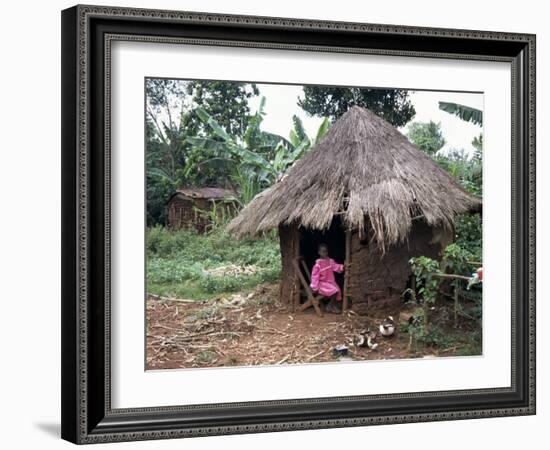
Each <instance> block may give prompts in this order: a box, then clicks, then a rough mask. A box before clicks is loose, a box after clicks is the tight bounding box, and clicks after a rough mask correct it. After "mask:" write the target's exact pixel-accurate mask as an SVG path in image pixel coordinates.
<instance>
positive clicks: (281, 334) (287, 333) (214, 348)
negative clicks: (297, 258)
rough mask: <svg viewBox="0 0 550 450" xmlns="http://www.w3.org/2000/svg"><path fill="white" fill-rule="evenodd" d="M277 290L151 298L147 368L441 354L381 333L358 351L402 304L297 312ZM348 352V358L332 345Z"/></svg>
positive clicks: (260, 288) (271, 287)
mask: <svg viewBox="0 0 550 450" xmlns="http://www.w3.org/2000/svg"><path fill="white" fill-rule="evenodd" d="M278 292H279V287H278V285H261V286H258V287H257V288H256V289H255V290H254V291H253V292H251V293H249V294H247V295H241V294H234V295H231V296H229V297H225V298H220V299H215V300H210V301H208V302H205V303H202V302H195V301H190V300H181V299H179V300H178V299H166V298H159V297H156V296H149V298H148V300H147V369H149V370H153V369H176V368H191V367H220V366H250V365H260V364H262V365H265V364H269V365H271V364H295V363H312V362H328V361H339V360H376V359H397V358H410V357H426V356H442V354H438V353H437V352H436V351H434V350H427V351H424V352H423V353H422V354H417V353H411V352H409V351H408V349H407V347H408V342H409V337H408V334H406V333H402V334H400V333H399V331H397V332H396V333H395V335H394V336H392V337H390V338H386V337H383V336H381V334H380V333H376V334H377V335H376V337H375V339H374V342H375V343H376V344H378V345H377V347H376V348H375V349H369V348H368V347H360V346H358V345H356V344H357V343H358V333H360V332H365V331H366V330H368V329H370V330H372V331H377V330H378V327H379V325H380V323H381V322H382V320H384V318H386V317H387V316H388V315H393V317H394V318H395V319H396V321H397V317H398V316H399V309H398V308H399V307H397V309H394V310H391V309H386V310H378V311H373V312H372V314H371V315H368V316H365V315H361V316H360V315H357V314H356V313H353V312H348V313H346V314H330V313H325V314H324V316H323V317H318V316H317V315H316V314H315V312H314V310H313V309H312V308H309V309H308V310H306V311H303V312H292V311H291V310H290V308H289V306H287V305H283V304H280V303H279V302H278V300H277V298H278ZM340 345H346V346H347V347H348V352H347V355H342V354H337V353H335V351H334V348H335V347H337V346H340Z"/></svg>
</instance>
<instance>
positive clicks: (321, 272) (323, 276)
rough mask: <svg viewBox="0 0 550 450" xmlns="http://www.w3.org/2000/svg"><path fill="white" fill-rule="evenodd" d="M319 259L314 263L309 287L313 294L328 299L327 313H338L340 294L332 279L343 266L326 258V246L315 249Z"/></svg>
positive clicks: (336, 284)
mask: <svg viewBox="0 0 550 450" xmlns="http://www.w3.org/2000/svg"><path fill="white" fill-rule="evenodd" d="M317 253H318V254H319V259H317V261H315V265H314V266H313V270H312V271H311V284H310V287H311V289H312V291H313V292H314V293H319V294H321V295H322V296H323V297H327V298H329V299H330V301H329V304H328V305H327V311H328V312H331V313H335V314H337V313H339V312H340V307H339V303H338V302H341V301H342V293H341V291H340V287H339V286H338V283H336V280H335V279H334V272H338V273H342V272H343V271H344V265H343V264H338V263H336V262H335V261H334V260H333V259H332V258H329V256H328V246H327V245H326V244H320V245H319V247H318V248H317Z"/></svg>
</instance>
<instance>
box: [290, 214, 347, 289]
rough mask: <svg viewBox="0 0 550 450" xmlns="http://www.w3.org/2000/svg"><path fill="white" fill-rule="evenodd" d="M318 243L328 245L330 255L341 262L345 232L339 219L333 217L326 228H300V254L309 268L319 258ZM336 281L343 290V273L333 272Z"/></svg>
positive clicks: (344, 252) (344, 251) (344, 244)
mask: <svg viewBox="0 0 550 450" xmlns="http://www.w3.org/2000/svg"><path fill="white" fill-rule="evenodd" d="M319 244H326V245H328V251H329V255H330V257H331V258H332V259H333V260H334V261H336V262H337V263H339V264H343V263H344V260H345V258H346V233H345V231H344V228H343V227H342V224H341V222H340V219H338V218H335V219H334V220H333V221H332V223H331V225H330V227H329V228H328V229H327V230H324V231H320V230H308V229H300V255H301V256H302V258H303V259H304V262H305V263H306V265H307V268H308V269H309V271H310V272H311V269H312V268H313V266H314V265H315V261H316V260H317V258H319V255H318V253H317V247H318V246H319ZM334 275H335V278H336V282H337V283H338V285H339V286H340V289H341V290H342V292H343V290H344V275H343V274H341V273H335V274H334Z"/></svg>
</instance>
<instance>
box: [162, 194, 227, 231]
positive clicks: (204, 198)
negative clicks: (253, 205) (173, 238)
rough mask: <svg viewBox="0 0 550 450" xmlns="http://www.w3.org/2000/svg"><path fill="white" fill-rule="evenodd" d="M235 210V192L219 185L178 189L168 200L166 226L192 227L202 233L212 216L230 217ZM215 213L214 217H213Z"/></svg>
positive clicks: (175, 227)
mask: <svg viewBox="0 0 550 450" xmlns="http://www.w3.org/2000/svg"><path fill="white" fill-rule="evenodd" d="M236 211H237V199H236V197H235V194H234V193H233V192H231V191H228V190H226V189H223V188H219V187H202V188H194V187H189V188H183V189H178V190H176V192H174V194H172V196H171V197H170V199H169V200H168V226H169V227H170V228H171V229H173V230H178V229H180V228H194V229H196V230H197V231H198V232H199V233H203V232H204V231H205V230H206V229H207V227H208V226H209V225H211V224H212V221H213V219H214V218H218V219H220V218H222V217H232V216H234V215H235V213H236ZM213 215H215V216H216V217H214V216H213Z"/></svg>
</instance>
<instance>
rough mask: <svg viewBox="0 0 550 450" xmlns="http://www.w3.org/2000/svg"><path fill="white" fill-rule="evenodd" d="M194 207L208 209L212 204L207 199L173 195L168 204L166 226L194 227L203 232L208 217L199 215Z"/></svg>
mask: <svg viewBox="0 0 550 450" xmlns="http://www.w3.org/2000/svg"><path fill="white" fill-rule="evenodd" d="M195 208H199V209H201V210H203V211H209V210H210V209H211V208H212V206H211V204H210V203H209V202H208V200H204V199H196V200H190V199H185V198H181V197H178V196H176V197H174V198H173V199H172V200H171V201H170V203H169V204H168V226H169V227H170V228H171V229H173V230H179V229H180V228H195V229H196V230H197V231H198V232H199V233H203V232H204V231H205V229H206V227H207V226H208V224H209V220H208V218H206V217H204V216H203V215H201V214H200V213H199V212H198V211H196V210H195Z"/></svg>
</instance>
